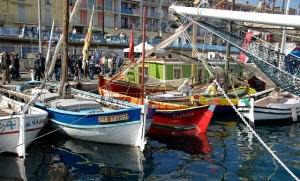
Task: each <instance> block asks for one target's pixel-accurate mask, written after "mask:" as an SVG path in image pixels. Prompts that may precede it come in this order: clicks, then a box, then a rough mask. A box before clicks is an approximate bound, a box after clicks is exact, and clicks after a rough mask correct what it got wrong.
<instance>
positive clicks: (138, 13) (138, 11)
mask: <svg viewBox="0 0 300 181" xmlns="http://www.w3.org/2000/svg"><path fill="white" fill-rule="evenodd" d="M133 15H136V16H141V11H140V10H138V9H134V10H133Z"/></svg>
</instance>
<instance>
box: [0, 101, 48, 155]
mask: <svg viewBox="0 0 300 181" xmlns="http://www.w3.org/2000/svg"><path fill="white" fill-rule="evenodd" d="M2 104H4V105H6V106H8V107H10V108H12V109H13V110H15V111H17V112H18V109H22V105H24V104H23V103H20V102H17V101H14V100H11V99H9V98H6V97H2ZM18 106H19V107H18ZM19 111H20V110H19ZM47 115H48V113H47V112H46V111H43V110H40V109H38V108H35V107H31V108H29V110H28V114H25V115H24V118H22V115H20V114H19V115H11V116H2V117H1V119H0V132H1V134H0V142H1V144H0V150H2V151H5V152H10V153H16V154H18V156H21V155H22V154H23V153H22V152H20V150H21V149H20V148H19V146H18V145H20V144H23V141H22V140H20V138H19V137H20V121H25V142H26V144H25V147H27V146H29V145H30V144H31V143H32V140H34V138H36V137H37V135H38V134H39V132H40V130H41V129H42V128H43V127H44V123H45V120H46V118H47ZM8 148H10V149H8Z"/></svg>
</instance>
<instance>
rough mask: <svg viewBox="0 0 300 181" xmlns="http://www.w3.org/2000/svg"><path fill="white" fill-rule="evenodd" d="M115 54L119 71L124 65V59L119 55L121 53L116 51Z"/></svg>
mask: <svg viewBox="0 0 300 181" xmlns="http://www.w3.org/2000/svg"><path fill="white" fill-rule="evenodd" d="M115 56H116V57H117V58H116V72H119V70H120V69H121V67H122V66H123V63H124V59H122V58H121V57H119V55H118V54H117V53H115Z"/></svg>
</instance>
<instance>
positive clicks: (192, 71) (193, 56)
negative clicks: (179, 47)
mask: <svg viewBox="0 0 300 181" xmlns="http://www.w3.org/2000/svg"><path fill="white" fill-rule="evenodd" d="M195 32H196V26H195V23H193V39H192V42H193V43H194V44H195ZM192 58H195V50H194V48H192ZM194 76H195V65H194V62H192V70H191V77H192V83H194V79H195V77H194Z"/></svg>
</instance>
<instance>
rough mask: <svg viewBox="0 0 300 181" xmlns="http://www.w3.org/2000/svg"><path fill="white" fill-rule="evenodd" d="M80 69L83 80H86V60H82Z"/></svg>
mask: <svg viewBox="0 0 300 181" xmlns="http://www.w3.org/2000/svg"><path fill="white" fill-rule="evenodd" d="M82 71H83V80H84V81H87V74H88V60H82Z"/></svg>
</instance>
